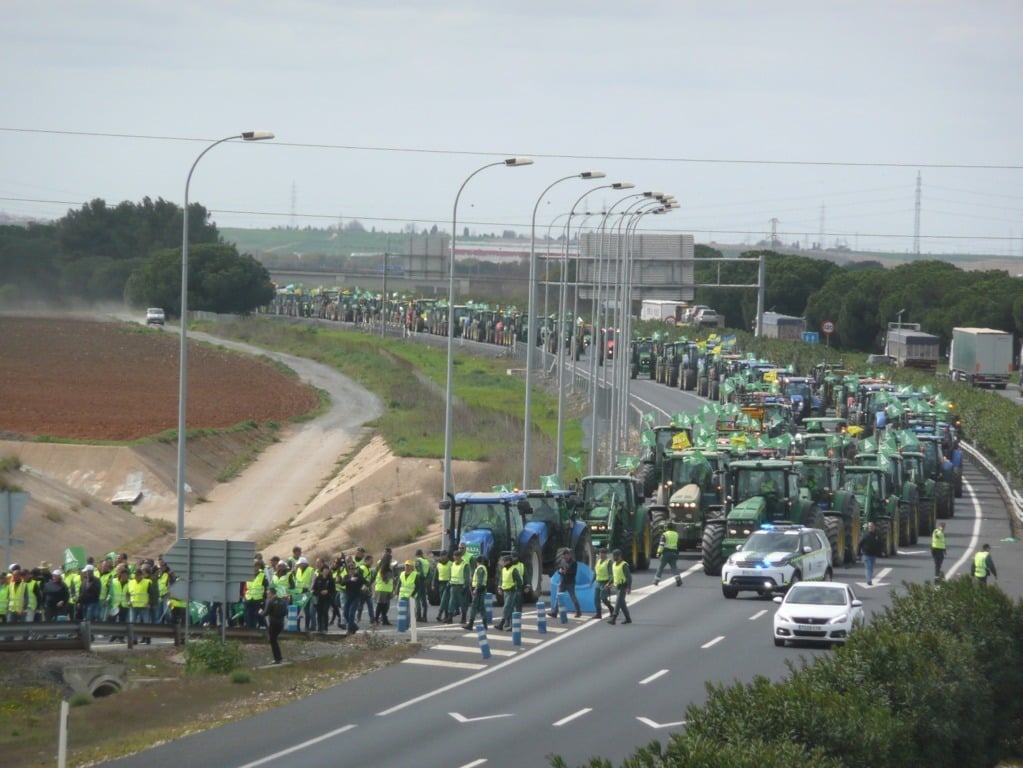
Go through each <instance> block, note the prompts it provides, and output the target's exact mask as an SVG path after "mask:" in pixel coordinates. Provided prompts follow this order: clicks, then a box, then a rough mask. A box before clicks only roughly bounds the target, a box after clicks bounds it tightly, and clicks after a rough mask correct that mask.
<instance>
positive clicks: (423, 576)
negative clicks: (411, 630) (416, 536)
mask: <svg viewBox="0 0 1023 768" xmlns="http://www.w3.org/2000/svg"><path fill="white" fill-rule="evenodd" d="M431 565H432V564H431V563H430V559H429V558H428V557H426V556H425V555H424V554H423V550H421V549H417V550H416V565H415V568H416V573H418V574H419V590H418V591H417V592H416V621H422V622H426V621H429V619H428V618H427V615H426V613H427V610H428V608H429V601H428V600H427V598H426V585H427V584H429V583H430V570H431Z"/></svg>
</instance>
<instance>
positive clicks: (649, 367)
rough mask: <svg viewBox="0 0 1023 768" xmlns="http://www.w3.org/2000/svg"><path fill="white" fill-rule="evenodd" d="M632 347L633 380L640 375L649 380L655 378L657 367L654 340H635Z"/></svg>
mask: <svg viewBox="0 0 1023 768" xmlns="http://www.w3.org/2000/svg"><path fill="white" fill-rule="evenodd" d="M631 347H632V349H631V351H630V353H629V357H630V360H629V376H630V377H631V378H633V379H635V378H638V377H639V376H640V375H642V376H644V377H645V378H648V379H652V378H654V373H655V371H656V367H657V365H656V355H655V354H654V341H653V339H633V340H632V344H631Z"/></svg>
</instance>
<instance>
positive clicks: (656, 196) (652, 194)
mask: <svg viewBox="0 0 1023 768" xmlns="http://www.w3.org/2000/svg"><path fill="white" fill-rule="evenodd" d="M643 197H652V198H654V199H655V200H660V199H661V198H662V197H664V193H663V192H644V193H643Z"/></svg>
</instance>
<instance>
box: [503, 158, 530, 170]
mask: <svg viewBox="0 0 1023 768" xmlns="http://www.w3.org/2000/svg"><path fill="white" fill-rule="evenodd" d="M504 164H505V165H508V166H511V167H513V168H514V167H516V166H519V165H532V164H533V158H531V157H509V158H508V159H506V160H505V161H504Z"/></svg>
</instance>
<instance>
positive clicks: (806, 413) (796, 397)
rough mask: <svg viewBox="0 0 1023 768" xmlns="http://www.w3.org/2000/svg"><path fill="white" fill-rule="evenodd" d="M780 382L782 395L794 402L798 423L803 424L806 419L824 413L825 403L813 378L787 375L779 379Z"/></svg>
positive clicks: (794, 413)
mask: <svg viewBox="0 0 1023 768" xmlns="http://www.w3.org/2000/svg"><path fill="white" fill-rule="evenodd" d="M778 384H779V388H780V389H781V394H782V396H783V397H786V398H788V399H789V402H791V403H792V415H793V416H794V417H795V420H796V423H797V424H802V423H803V421H804V420H805V419H809V418H812V417H814V416H823V415H824V405H823V403H822V402H821V398H820V395H819V394H818V393H817V386H816V383H815V382H814V380H813V379H812V378H810V377H809V376H789V375H785V376H783V377H781V378H780V379H779V381H778Z"/></svg>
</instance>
